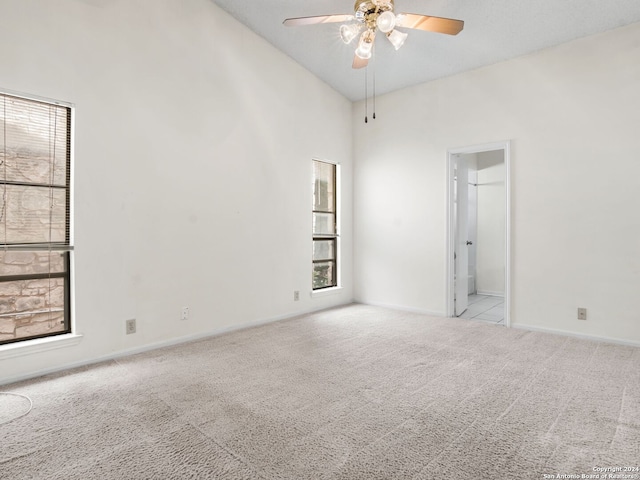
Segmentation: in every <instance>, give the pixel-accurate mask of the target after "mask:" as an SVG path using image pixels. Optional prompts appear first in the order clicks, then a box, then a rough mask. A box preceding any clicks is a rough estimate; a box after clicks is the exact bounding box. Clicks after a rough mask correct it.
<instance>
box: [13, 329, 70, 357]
mask: <svg viewBox="0 0 640 480" xmlns="http://www.w3.org/2000/svg"><path fill="white" fill-rule="evenodd" d="M81 340H82V335H77V334H73V333H70V334H67V335H58V336H55V337H49V338H38V339H36V340H26V341H24V342H18V343H10V344H8V345H3V346H1V347H0V360H5V359H7V358H14V357H20V356H23V355H31V354H34V353H40V352H46V351H47V350H54V349H56V348H63V347H71V346H73V345H77V344H78V343H80V341H81Z"/></svg>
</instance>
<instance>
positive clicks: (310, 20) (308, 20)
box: [282, 15, 354, 27]
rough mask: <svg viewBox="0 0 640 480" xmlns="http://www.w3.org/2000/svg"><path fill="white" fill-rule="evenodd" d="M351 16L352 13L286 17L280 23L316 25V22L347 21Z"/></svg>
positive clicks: (293, 25) (291, 25)
mask: <svg viewBox="0 0 640 480" xmlns="http://www.w3.org/2000/svg"><path fill="white" fill-rule="evenodd" d="M353 18H354V17H353V15H320V16H317V17H299V18H287V19H286V20H285V21H284V22H282V23H284V24H285V25H286V26H288V27H296V26H301V25H316V24H318V23H338V22H349V21H351V20H353Z"/></svg>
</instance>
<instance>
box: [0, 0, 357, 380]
mask: <svg viewBox="0 0 640 480" xmlns="http://www.w3.org/2000/svg"><path fill="white" fill-rule="evenodd" d="M0 17H1V18H2V29H0V45H2V48H0V65H2V68H1V69H0V88H3V89H8V90H12V91H19V92H25V93H29V94H34V95H39V96H43V97H48V98H54V99H58V100H63V101H67V102H72V103H74V104H75V105H76V130H75V244H76V255H75V267H76V268H75V273H76V275H75V285H76V289H75V299H76V302H75V305H76V316H75V318H76V322H77V330H78V332H79V333H81V334H83V335H84V337H83V339H82V341H81V342H80V344H79V345H77V346H74V347H67V348H62V349H58V350H54V351H48V352H44V353H40V354H37V355H28V356H21V357H17V358H10V359H6V360H0V382H1V381H6V380H8V379H15V378H19V377H22V376H28V375H31V374H33V373H36V372H41V371H45V370H49V369H56V368H61V367H63V366H66V365H70V364H75V363H81V362H86V361H91V360H94V359H97V358H101V357H104V356H109V355H113V354H116V353H118V352H122V351H127V350H131V349H136V348H142V347H145V346H147V345H151V344H154V343H162V342H166V341H172V340H175V339H177V338H181V337H185V336H195V335H199V334H204V333H207V332H215V331H219V330H221V329H225V328H230V327H234V326H238V325H243V324H246V323H250V322H256V321H261V320H268V319H273V318H279V317H284V316H288V315H294V314H296V313H301V312H305V311H310V310H317V309H321V308H326V307H329V306H333V305H337V304H343V303H348V302H350V301H351V300H352V296H353V295H352V266H351V261H350V259H351V256H352V255H351V251H352V229H351V225H352V218H351V214H352V198H351V184H352V167H351V156H352V142H351V120H350V119H351V104H350V102H348V101H347V100H346V99H344V98H343V97H342V96H340V95H339V94H337V93H336V92H335V91H334V90H332V89H330V88H329V87H328V86H327V85H325V84H324V83H322V82H320V81H319V80H318V79H317V78H316V77H315V76H313V75H311V74H310V73H308V72H307V71H305V70H304V69H303V68H302V67H300V66H299V65H297V64H295V63H294V62H293V61H292V60H291V59H289V58H288V57H286V56H285V55H284V54H282V53H280V52H278V51H277V50H275V49H274V48H273V47H272V46H271V45H269V44H268V43H267V42H266V41H264V40H263V39H261V38H260V37H258V36H256V35H255V34H253V33H251V32H250V31H249V30H248V29H246V28H245V27H243V26H241V25H240V24H239V23H238V22H236V21H235V20H233V19H232V18H231V17H230V16H229V15H228V14H226V13H224V12H223V11H222V10H220V9H219V8H218V7H217V6H215V5H214V4H213V3H212V2H211V1H209V0H126V1H125V0H113V1H102V0H58V1H56V2H51V1H50V0H3V1H2V2H1V3H0ZM314 157H316V158H320V159H328V160H331V161H336V162H340V163H341V164H342V174H343V182H342V185H343V190H342V192H341V193H342V205H343V213H344V215H343V229H342V250H343V252H344V262H343V270H342V280H343V284H344V289H343V290H342V291H341V292H339V293H337V294H335V295H329V296H324V297H321V298H311V297H310V295H309V293H310V288H311V195H312V194H311V160H312V158H314ZM294 290H300V291H301V300H300V301H299V302H293V291H294ZM183 306H189V307H190V308H191V318H190V319H189V320H188V321H186V322H181V321H180V320H179V317H180V309H181V307H183ZM128 318H136V319H137V323H138V332H137V333H136V334H135V335H125V334H124V332H125V320H126V319H128ZM0 354H1V351H0ZM0 358H1V355H0Z"/></svg>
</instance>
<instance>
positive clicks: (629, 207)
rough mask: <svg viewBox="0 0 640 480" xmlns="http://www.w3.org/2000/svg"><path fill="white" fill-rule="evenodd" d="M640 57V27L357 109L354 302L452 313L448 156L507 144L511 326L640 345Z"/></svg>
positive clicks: (358, 105) (597, 37) (381, 99)
mask: <svg viewBox="0 0 640 480" xmlns="http://www.w3.org/2000/svg"><path fill="white" fill-rule="evenodd" d="M639 58H640V24H638V23H636V24H632V25H629V26H627V27H623V28H621V29H618V30H614V31H610V32H607V33H604V34H600V35H596V36H593V37H589V38H584V39H580V40H577V41H574V42H571V43H568V44H565V45H561V46H558V47H554V48H551V49H547V50H543V51H540V52H537V53H535V54H532V55H529V56H525V57H520V58H517V59H514V60H511V61H508V62H504V63H500V64H496V65H493V66H489V67H486V68H482V69H479V70H475V71H472V72H467V73H463V74H460V75H456V76H453V77H449V78H445V79H442V80H439V81H435V82H431V83H428V84H423V85H420V86H417V87H414V88H408V89H405V90H402V91H398V92H395V93H392V94H389V95H385V96H382V97H379V98H378V99H377V102H376V113H377V116H378V118H377V120H375V121H374V122H369V124H367V125H365V124H364V123H363V122H362V120H361V118H362V116H361V114H360V113H361V112H362V111H363V109H364V107H363V105H362V103H358V104H355V105H354V112H355V113H356V115H354V130H355V152H356V164H355V172H354V178H355V184H354V188H355V197H354V198H355V210H354V216H355V219H356V223H355V226H356V232H355V234H356V242H357V243H356V246H355V250H354V251H355V255H356V258H355V261H356V267H355V278H356V285H357V288H356V298H357V299H358V300H360V301H363V302H368V303H375V304H390V305H399V306H402V307H405V308H411V309H416V310H423V311H430V312H436V313H440V314H444V313H445V312H446V264H447V258H446V215H447V209H446V183H447V182H446V165H447V149H449V148H456V147H464V146H468V145H480V144H486V143H490V142H495V141H502V140H507V139H510V140H511V141H512V152H511V153H512V163H511V182H512V183H511V185H512V214H511V222H512V276H513V277H512V285H511V287H512V310H511V318H512V323H513V324H514V325H516V326H523V325H528V326H533V327H537V328H545V329H555V330H562V331H570V332H574V333H579V334H583V335H593V336H601V337H609V338H616V339H620V340H624V341H631V342H640V322H638V314H637V301H636V298H637V292H638V291H640V242H638V238H640V216H638V214H637V206H638V201H637V192H638V188H639V187H640V182H639V180H638V179H639V178H640V161H638V157H639V154H640V135H638V131H640V116H639V115H638V111H640V88H638V85H640V62H638V59H639ZM487 112H492V114H491V115H490V116H487ZM577 307H586V308H587V309H588V320H587V321H586V322H585V321H582V322H581V321H578V320H576V308H577Z"/></svg>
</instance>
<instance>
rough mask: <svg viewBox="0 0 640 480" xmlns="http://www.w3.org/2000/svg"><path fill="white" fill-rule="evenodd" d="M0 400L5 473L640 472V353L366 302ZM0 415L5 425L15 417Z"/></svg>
mask: <svg viewBox="0 0 640 480" xmlns="http://www.w3.org/2000/svg"><path fill="white" fill-rule="evenodd" d="M0 390H2V391H11V392H17V393H21V394H26V395H28V396H29V397H31V398H32V399H33V410H32V411H31V412H30V413H29V414H28V415H26V416H24V417H22V418H20V419H17V420H15V421H12V422H10V423H7V424H5V425H2V426H0V478H2V479H11V480H19V479H30V480H31V479H47V480H51V479H65V480H72V479H73V480H75V479H81V480H86V479H101V480H102V479H107V480H109V479H118V480H119V479H136V480H139V479H187V478H190V479H208V478H222V479H234V480H235V479H392V478H401V479H438V480H443V479H542V478H545V477H544V475H545V474H546V475H554V476H555V475H557V474H560V475H569V474H574V475H578V476H580V475H582V474H585V475H589V474H592V475H593V474H594V473H595V472H594V467H625V466H640V349H638V348H633V347H625V346H619V345H610V344H606V343H596V342H589V341H583V340H579V339H574V338H567V337H561V336H553V335H547V334H541V333H531V332H524V331H520V330H510V329H506V328H502V327H497V326H493V325H488V324H484V323H480V322H474V321H470V320H457V319H444V318H433V317H428V316H424V315H418V314H410V313H405V312H397V311H392V310H386V309H380V308H374V307H368V306H362V305H352V306H349V307H345V308H340V309H334V310H330V311H326V312H321V313H317V314H314V315H308V316H304V317H300V318H297V319H293V320H288V321H283V322H278V323H274V324H270V325H266V326H261V327H257V328H252V329H249V330H244V331H239V332H234V333H231V334H227V335H223V336H219V337H215V338H210V339H207V340H202V341H198V342H194V343H190V344H185V345H180V346H176V347H172V348H166V349H162V350H156V351H153V352H149V353H145V354H140V355H135V356H132V357H127V358H124V359H120V360H118V361H112V362H108V363H104V364H100V365H96V366H92V367H88V368H84V369H79V370H74V371H69V372H65V373H62V374H56V375H50V376H48V377H44V378H42V379H38V380H32V381H29V382H23V383H20V384H13V385H8V386H5V387H3V388H0ZM21 402H22V403H21ZM2 405H4V406H5V408H0V411H3V412H5V413H4V415H3V416H6V417H5V420H6V419H7V418H11V416H10V415H19V414H20V412H21V411H25V410H26V409H28V407H29V403H28V401H27V400H26V399H23V398H21V397H9V396H0V407H2ZM7 412H10V415H8V414H7ZM546 478H550V477H546ZM557 478H562V477H557ZM636 478H640V475H638V476H637V477H636Z"/></svg>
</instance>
